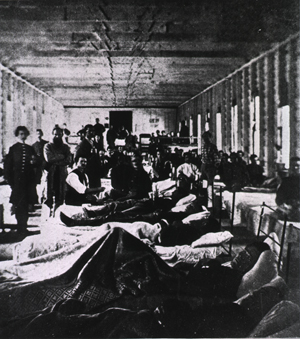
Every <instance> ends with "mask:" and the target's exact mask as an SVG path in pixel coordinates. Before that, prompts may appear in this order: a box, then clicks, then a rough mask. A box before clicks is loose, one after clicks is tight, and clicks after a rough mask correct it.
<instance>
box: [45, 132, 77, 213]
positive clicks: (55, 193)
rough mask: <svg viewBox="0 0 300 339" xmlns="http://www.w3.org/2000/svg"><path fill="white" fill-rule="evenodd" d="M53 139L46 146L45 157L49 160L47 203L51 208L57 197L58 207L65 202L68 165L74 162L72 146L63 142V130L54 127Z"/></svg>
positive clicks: (47, 167) (47, 166)
mask: <svg viewBox="0 0 300 339" xmlns="http://www.w3.org/2000/svg"><path fill="white" fill-rule="evenodd" d="M52 134H53V141H52V142H49V143H48V144H46V145H45V147H44V157H45V160H46V162H47V165H46V168H45V169H46V171H48V175H47V200H46V201H45V204H46V205H47V206H49V207H50V208H51V207H52V206H53V198H55V206H54V208H55V209H56V208H57V207H59V206H60V205H62V204H63V202H64V198H65V185H66V177H67V174H68V173H67V166H68V165H71V163H72V154H71V151H70V147H69V146H68V145H66V144H64V142H63V139H62V138H63V130H62V129H61V128H60V127H54V129H53V131H52Z"/></svg>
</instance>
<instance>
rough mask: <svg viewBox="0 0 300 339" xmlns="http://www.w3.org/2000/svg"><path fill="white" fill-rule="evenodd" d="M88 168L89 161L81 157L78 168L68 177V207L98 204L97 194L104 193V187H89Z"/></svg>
mask: <svg viewBox="0 0 300 339" xmlns="http://www.w3.org/2000/svg"><path fill="white" fill-rule="evenodd" d="M86 167H87V159H86V158H84V157H79V159H78V161H77V164H76V168H75V169H74V170H73V171H72V172H70V173H69V175H68V176H67V179H66V183H67V192H66V201H65V203H66V205H74V206H81V205H82V204H86V203H89V204H96V203H97V197H96V195H95V194H96V193H99V192H103V191H104V188H103V187H96V188H90V187H89V178H88V176H87V175H86V174H85V170H86Z"/></svg>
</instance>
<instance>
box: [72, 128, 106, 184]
mask: <svg viewBox="0 0 300 339" xmlns="http://www.w3.org/2000/svg"><path fill="white" fill-rule="evenodd" d="M84 130H85V138H84V139H83V140H82V141H81V142H80V144H79V145H78V146H77V148H76V151H75V162H77V161H78V159H79V158H80V157H84V158H86V159H87V161H88V163H87V167H86V174H87V176H88V177H89V181H90V187H99V186H100V185H101V184H100V159H99V155H98V151H97V149H96V147H95V141H94V137H95V128H94V126H93V125H86V126H85V128H84Z"/></svg>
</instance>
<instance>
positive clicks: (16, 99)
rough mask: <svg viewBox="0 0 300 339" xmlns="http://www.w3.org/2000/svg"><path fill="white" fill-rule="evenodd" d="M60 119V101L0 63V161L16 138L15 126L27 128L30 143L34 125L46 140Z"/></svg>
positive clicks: (34, 130) (33, 137)
mask: <svg viewBox="0 0 300 339" xmlns="http://www.w3.org/2000/svg"><path fill="white" fill-rule="evenodd" d="M64 119H65V117H64V107H63V105H62V104H60V103H59V102H58V101H56V100H54V99H53V98H51V97H49V96H48V95H47V94H45V93H43V92H42V91H40V90H39V89H37V88H36V87H34V86H33V85H31V84H30V83H28V82H27V81H26V80H24V79H22V78H21V77H19V76H17V75H16V74H14V73H13V72H12V71H11V70H9V69H8V68H6V67H4V66H3V65H1V64H0V131H1V132H0V133H1V134H0V162H2V161H3V157H4V156H5V154H7V152H8V149H9V147H10V146H11V145H12V144H14V143H15V142H16V139H15V136H14V130H15V129H16V127H17V126H19V125H24V126H26V127H27V128H28V130H29V132H30V136H29V138H28V143H29V144H31V143H33V142H34V141H35V138H36V129H37V128H41V129H42V130H43V131H44V134H45V138H46V139H48V140H49V138H50V136H51V131H52V128H53V127H54V125H55V124H60V125H61V124H62V123H64Z"/></svg>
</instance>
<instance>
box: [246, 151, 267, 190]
mask: <svg viewBox="0 0 300 339" xmlns="http://www.w3.org/2000/svg"><path fill="white" fill-rule="evenodd" d="M256 158H257V155H256V154H251V156H250V162H251V163H250V164H249V165H247V171H248V174H249V179H250V184H251V185H252V186H254V187H259V186H261V185H262V183H263V182H264V179H265V178H264V176H263V173H264V169H263V167H262V166H260V165H259V164H258V163H257V162H256Z"/></svg>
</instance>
